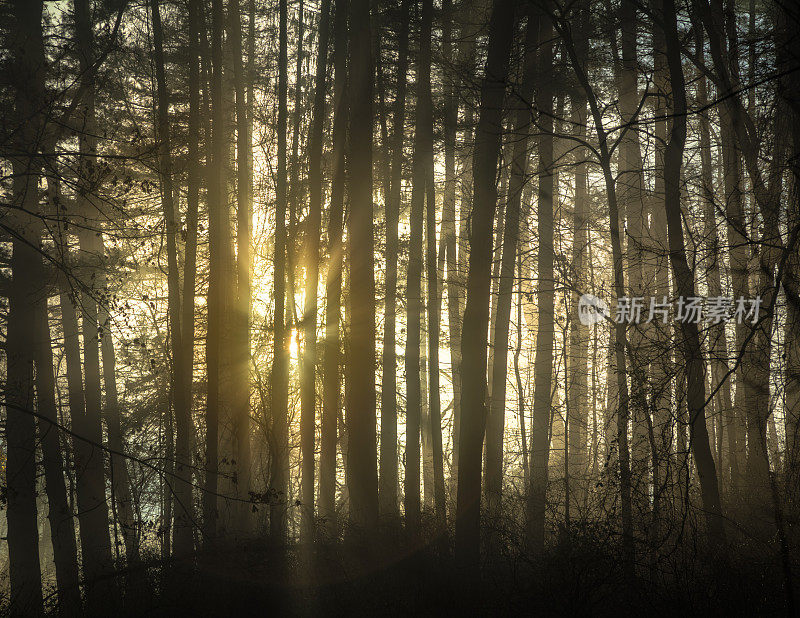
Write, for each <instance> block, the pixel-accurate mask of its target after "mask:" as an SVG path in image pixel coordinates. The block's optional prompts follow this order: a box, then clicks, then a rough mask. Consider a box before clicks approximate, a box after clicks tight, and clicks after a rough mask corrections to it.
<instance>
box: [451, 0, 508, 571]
mask: <svg viewBox="0 0 800 618" xmlns="http://www.w3.org/2000/svg"><path fill="white" fill-rule="evenodd" d="M513 31H514V3H513V2H510V1H509V0H495V2H494V3H493V7H492V15H491V19H490V22H489V47H488V52H487V59H486V69H485V72H484V76H483V80H482V83H481V103H480V112H479V120H478V127H477V129H476V134H475V135H476V137H475V154H474V163H473V185H474V192H473V208H472V215H471V221H470V228H471V232H472V235H471V237H470V242H469V247H470V250H469V251H470V255H469V274H468V276H467V304H466V309H465V313H464V332H468V333H470V336H469V337H468V338H467V339H464V340H463V341H462V354H463V361H462V362H463V364H462V377H463V383H462V388H463V390H462V400H461V404H462V408H461V415H462V416H461V427H460V434H459V445H458V447H459V454H458V497H457V507H456V509H457V511H456V512H457V520H456V559H457V560H458V561H459V563H460V564H461V565H462V567H463V568H464V569H465V572H466V574H467V576H468V577H469V578H472V579H477V577H478V576H479V566H480V553H479V550H480V486H481V454H482V453H481V451H482V447H483V436H484V429H485V426H486V413H487V410H486V403H487V399H486V396H487V392H486V391H487V383H486V361H487V358H486V356H487V339H486V336H487V330H486V329H487V326H488V324H489V291H490V285H491V280H490V271H491V257H492V233H491V231H492V221H493V219H494V214H495V209H496V207H497V185H496V183H495V178H496V175H497V163H498V157H499V155H500V146H501V137H502V132H503V127H502V108H503V98H504V94H505V83H506V80H507V79H508V69H509V56H510V52H511V42H512V38H513Z"/></svg>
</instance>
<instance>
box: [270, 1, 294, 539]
mask: <svg viewBox="0 0 800 618" xmlns="http://www.w3.org/2000/svg"><path fill="white" fill-rule="evenodd" d="M278 6H279V11H280V16H279V35H278V36H279V39H278V40H279V52H278V129H277V130H278V175H277V185H276V190H275V275H274V277H275V288H274V289H275V292H274V295H275V308H274V311H275V314H274V315H275V317H274V321H275V326H274V332H275V341H274V356H273V361H272V403H271V409H272V433H273V436H272V439H273V444H272V449H273V455H272V465H271V468H270V489H271V490H272V491H273V492H274V494H275V498H274V499H273V502H272V504H271V506H270V518H269V530H270V538H271V540H272V542H273V544H275V545H276V546H283V545H284V544H285V543H286V541H287V540H288V539H287V521H286V510H287V500H288V496H289V408H288V406H289V402H288V398H289V334H288V333H287V332H286V331H287V326H286V321H287V319H286V318H285V316H284V311H285V309H286V254H287V248H286V242H287V240H286V206H287V191H286V189H287V186H286V183H287V177H286V121H287V111H286V103H287V91H288V84H287V81H288V79H287V71H288V67H287V64H288V35H287V30H286V22H287V2H286V0H280V2H279V5H278Z"/></svg>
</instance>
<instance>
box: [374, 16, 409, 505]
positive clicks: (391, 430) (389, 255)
mask: <svg viewBox="0 0 800 618" xmlns="http://www.w3.org/2000/svg"><path fill="white" fill-rule="evenodd" d="M409 5H410V2H409V0H402V2H401V5H400V25H399V30H398V33H397V39H398V41H397V46H398V59H397V75H396V84H397V85H396V93H395V101H394V111H393V116H392V161H391V180H390V189H389V199H388V200H387V201H386V301H385V310H384V318H383V320H384V322H383V323H384V330H383V379H382V382H381V453H380V478H379V492H378V498H379V507H380V513H381V515H382V516H383V517H386V518H387V519H393V520H397V519H399V517H400V512H399V510H398V495H397V494H398V473H397V472H398V471H397V355H396V351H395V350H396V347H397V309H396V301H397V253H398V250H399V241H398V231H397V226H398V224H399V219H400V206H401V200H402V198H401V188H402V187H401V184H402V174H403V137H404V135H405V116H406V83H407V76H406V73H407V72H408V25H409V24H408V22H409Z"/></svg>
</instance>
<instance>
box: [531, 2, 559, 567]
mask: <svg viewBox="0 0 800 618" xmlns="http://www.w3.org/2000/svg"><path fill="white" fill-rule="evenodd" d="M552 38H553V26H552V23H551V22H550V19H549V18H547V17H545V16H543V17H542V18H541V19H540V24H539V41H540V46H539V79H540V80H542V83H541V85H540V87H539V89H538V90H537V93H536V106H537V107H538V108H539V110H540V119H539V127H540V130H541V136H540V138H539V170H538V175H539V200H538V205H539V212H538V231H539V256H538V264H537V271H536V277H537V299H538V308H539V326H538V332H537V334H536V359H535V361H534V368H535V369H534V393H533V440H532V442H533V444H532V448H531V487H530V491H529V494H528V503H527V509H528V510H527V517H528V521H527V534H528V541H529V543H530V544H531V549H532V551H533V552H534V553H541V552H542V551H543V549H544V532H545V507H546V491H547V476H548V475H547V460H548V455H549V451H550V443H549V440H548V427H549V425H550V416H551V395H552V381H553V338H554V335H555V307H554V302H555V280H554V278H553V277H554V275H553V252H554V251H553V249H554V246H553V169H552V168H553V135H552V132H553V116H552V114H553V91H552V86H551V85H550V84H552V74H553V42H552Z"/></svg>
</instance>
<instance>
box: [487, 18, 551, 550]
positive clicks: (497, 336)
mask: <svg viewBox="0 0 800 618" xmlns="http://www.w3.org/2000/svg"><path fill="white" fill-rule="evenodd" d="M526 13H527V20H528V23H527V26H526V31H525V32H526V34H525V51H524V61H523V68H522V83H521V84H520V86H519V90H518V92H517V93H516V94H515V95H514V96H515V98H514V108H515V112H514V129H513V136H514V137H513V141H514V150H513V155H512V159H511V177H510V180H509V190H508V198H507V200H506V217H505V218H506V220H505V224H504V227H503V240H502V252H503V253H502V258H501V266H500V285H499V289H498V300H497V321H496V323H495V330H494V341H493V347H494V362H493V363H492V375H491V376H490V377H491V380H492V393H491V397H490V399H489V400H490V408H489V417H488V420H487V425H486V470H485V472H484V476H485V485H484V494H485V497H486V503H487V506H488V517H489V521H490V522H492V523H493V525H494V524H495V523H497V522H498V520H499V517H500V515H501V512H502V511H501V498H502V488H503V437H504V435H505V409H506V381H507V378H508V333H509V325H510V321H511V299H512V295H513V288H514V267H515V265H516V261H517V259H516V258H517V253H518V251H519V249H518V246H519V227H520V205H521V202H522V190H523V187H524V185H525V182H526V179H527V173H528V169H527V168H528V165H527V162H528V142H529V139H530V133H531V121H532V120H531V112H530V109H529V107H528V102H529V101H530V100H531V98H532V96H533V88H534V84H535V81H536V78H537V66H536V61H537V55H536V46H537V42H538V36H539V16H538V15H537V14H536V13H535V11H533V10H532V8H531V7H529V8H528V10H527V11H526ZM526 458H527V453H526ZM496 541H497V539H493V543H496ZM494 549H497V547H495V548H494Z"/></svg>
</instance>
